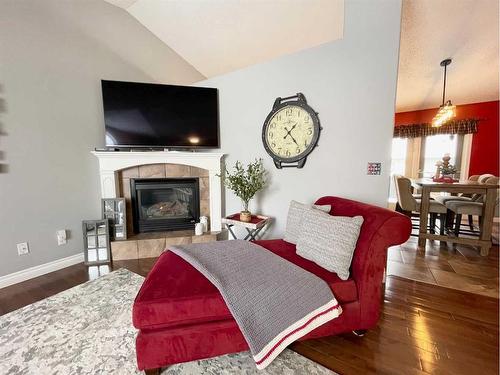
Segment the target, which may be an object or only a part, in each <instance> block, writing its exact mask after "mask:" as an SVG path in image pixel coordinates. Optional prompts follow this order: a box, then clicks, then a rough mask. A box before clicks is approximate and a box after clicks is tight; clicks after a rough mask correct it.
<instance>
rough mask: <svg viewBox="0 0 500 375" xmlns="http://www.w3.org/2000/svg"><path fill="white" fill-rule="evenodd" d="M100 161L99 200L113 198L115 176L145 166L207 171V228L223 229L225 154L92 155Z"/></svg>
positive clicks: (116, 187)
mask: <svg viewBox="0 0 500 375" xmlns="http://www.w3.org/2000/svg"><path fill="white" fill-rule="evenodd" d="M92 154H93V155H95V156H96V157H97V158H98V159H99V174H100V177H101V195H102V198H116V197H117V194H118V191H119V186H118V183H117V178H116V176H117V172H118V171H120V170H122V169H125V168H130V167H135V166H139V165H146V164H162V163H168V164H183V165H190V166H193V167H198V168H203V169H207V170H208V177H209V191H210V225H211V230H212V231H220V230H221V229H222V223H221V217H222V199H221V196H222V186H221V180H220V177H218V176H217V175H218V174H219V175H220V173H221V161H222V157H223V156H224V154H221V153H217V152H181V151H115V152H113V151H92Z"/></svg>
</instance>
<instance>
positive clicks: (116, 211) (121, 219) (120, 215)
mask: <svg viewBox="0 0 500 375" xmlns="http://www.w3.org/2000/svg"><path fill="white" fill-rule="evenodd" d="M101 202H102V203H101V207H102V218H103V219H107V220H108V222H109V228H110V236H111V239H113V240H126V239H127V217H126V209H125V198H103V199H102V201H101Z"/></svg>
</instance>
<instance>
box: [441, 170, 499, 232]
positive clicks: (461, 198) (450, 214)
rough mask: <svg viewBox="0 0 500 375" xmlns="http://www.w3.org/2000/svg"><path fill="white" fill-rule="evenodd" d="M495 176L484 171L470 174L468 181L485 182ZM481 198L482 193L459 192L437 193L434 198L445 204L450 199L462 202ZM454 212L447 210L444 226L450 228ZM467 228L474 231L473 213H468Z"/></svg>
mask: <svg viewBox="0 0 500 375" xmlns="http://www.w3.org/2000/svg"><path fill="white" fill-rule="evenodd" d="M491 177H495V176H493V175H492V174H489V173H486V174H482V175H472V176H470V177H469V181H477V182H480V183H484V182H486V181H487V180H488V179H489V178H491ZM481 198H482V194H460V195H439V196H437V197H435V198H434V199H435V200H436V201H438V202H439V203H441V204H444V205H446V203H447V202H451V201H462V202H475V201H479V200H480V199H481ZM454 216H455V215H454V213H453V212H452V211H448V215H447V223H446V226H447V227H449V228H451V227H452V226H453V222H454V219H455V217H454ZM468 221H469V228H470V230H471V231H474V217H473V215H468Z"/></svg>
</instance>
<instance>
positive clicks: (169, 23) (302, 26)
mask: <svg viewBox="0 0 500 375" xmlns="http://www.w3.org/2000/svg"><path fill="white" fill-rule="evenodd" d="M106 1H108V2H109V3H111V4H114V5H116V6H119V7H121V8H124V9H126V10H127V11H128V12H129V13H130V14H131V15H132V16H134V17H135V18H136V19H137V20H139V22H141V23H142V24H143V25H144V26H145V27H147V28H148V29H149V30H150V31H151V32H152V33H154V34H155V35H156V36H157V37H158V38H160V39H161V40H162V41H163V42H164V43H166V44H167V45H168V46H169V47H170V48H172V49H173V50H175V51H176V52H177V53H178V54H179V55H181V56H182V57H183V58H184V59H185V60H186V61H188V62H189V63H190V64H191V65H193V66H194V67H195V68H196V69H197V70H198V71H199V72H200V73H202V74H203V75H205V76H206V77H213V76H217V75H220V74H224V73H228V72H231V71H234V70H237V69H241V68H244V67H247V66H250V65H253V64H257V63H260V62H264V61H267V60H270V59H273V58H276V57H278V56H281V55H285V54H289V53H293V52H297V51H300V50H303V49H306V48H311V47H314V46H317V45H320V44H323V43H326V42H330V41H333V40H337V39H341V38H342V33H343V28H344V1H343V0H286V1H285V0H260V1H248V0H190V1H187V0H169V1H166V0H106Z"/></svg>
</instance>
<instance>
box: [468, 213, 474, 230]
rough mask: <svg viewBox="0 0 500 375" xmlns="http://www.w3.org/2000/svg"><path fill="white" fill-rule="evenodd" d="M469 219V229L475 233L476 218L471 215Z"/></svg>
mask: <svg viewBox="0 0 500 375" xmlns="http://www.w3.org/2000/svg"><path fill="white" fill-rule="evenodd" d="M468 218H469V228H470V230H471V231H474V216H472V215H469V216H468Z"/></svg>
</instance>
